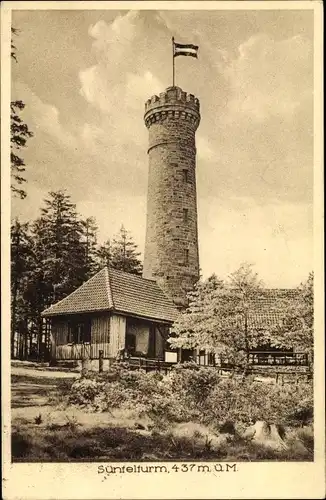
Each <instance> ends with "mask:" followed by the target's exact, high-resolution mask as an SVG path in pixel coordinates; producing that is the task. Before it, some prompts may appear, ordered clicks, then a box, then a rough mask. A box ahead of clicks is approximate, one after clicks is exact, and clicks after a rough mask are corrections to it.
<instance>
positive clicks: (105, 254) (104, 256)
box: [97, 239, 112, 270]
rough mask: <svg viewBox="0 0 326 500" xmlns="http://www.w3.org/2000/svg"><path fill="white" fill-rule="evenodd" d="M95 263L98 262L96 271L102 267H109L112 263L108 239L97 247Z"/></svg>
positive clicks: (110, 246) (110, 245)
mask: <svg viewBox="0 0 326 500" xmlns="http://www.w3.org/2000/svg"><path fill="white" fill-rule="evenodd" d="M97 262H98V270H100V269H102V268H103V267H105V266H107V267H111V262H112V243H111V240H110V239H108V240H106V241H105V243H103V244H102V245H100V246H99V248H98V250H97Z"/></svg>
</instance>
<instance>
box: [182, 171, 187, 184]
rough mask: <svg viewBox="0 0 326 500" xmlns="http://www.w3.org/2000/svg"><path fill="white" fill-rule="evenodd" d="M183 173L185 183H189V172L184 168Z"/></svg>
mask: <svg viewBox="0 0 326 500" xmlns="http://www.w3.org/2000/svg"><path fill="white" fill-rule="evenodd" d="M182 172H183V182H189V176H188V170H187V169H186V168H184V169H183V170H182Z"/></svg>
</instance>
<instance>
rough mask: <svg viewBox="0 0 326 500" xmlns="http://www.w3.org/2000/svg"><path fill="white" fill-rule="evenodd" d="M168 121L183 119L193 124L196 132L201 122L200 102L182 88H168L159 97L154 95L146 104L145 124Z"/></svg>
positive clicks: (147, 125) (148, 125)
mask: <svg viewBox="0 0 326 500" xmlns="http://www.w3.org/2000/svg"><path fill="white" fill-rule="evenodd" d="M166 119H181V120H186V121H187V122H191V123H192V124H193V127H194V129H195V130H196V129H197V127H198V125H199V122H200V105H199V100H198V99H197V97H195V96H194V95H193V94H188V93H187V92H184V91H183V90H182V89H181V88H180V87H168V88H167V89H166V90H165V91H164V92H161V93H160V94H159V95H158V96H157V95H154V96H152V97H151V98H150V99H148V100H147V101H146V103H145V116H144V120H145V124H146V127H147V128H149V127H150V126H151V124H152V123H155V122H162V121H164V120H166Z"/></svg>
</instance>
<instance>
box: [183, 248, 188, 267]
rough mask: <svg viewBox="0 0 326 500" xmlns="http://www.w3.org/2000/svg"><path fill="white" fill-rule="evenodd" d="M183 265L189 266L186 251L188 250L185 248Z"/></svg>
mask: <svg viewBox="0 0 326 500" xmlns="http://www.w3.org/2000/svg"><path fill="white" fill-rule="evenodd" d="M184 264H185V266H188V264H189V250H188V248H185V250H184Z"/></svg>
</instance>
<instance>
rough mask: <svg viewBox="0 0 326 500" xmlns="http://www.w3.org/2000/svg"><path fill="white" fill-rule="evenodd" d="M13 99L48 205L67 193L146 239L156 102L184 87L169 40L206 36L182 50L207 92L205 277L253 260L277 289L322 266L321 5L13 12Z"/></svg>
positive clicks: (31, 192) (34, 205)
mask: <svg viewBox="0 0 326 500" xmlns="http://www.w3.org/2000/svg"><path fill="white" fill-rule="evenodd" d="M12 19H13V21H12V23H13V26H14V27H15V28H16V29H18V30H19V34H18V36H16V37H15V45H16V47H17V59H18V62H17V63H15V62H13V64H12V98H13V99H21V100H23V101H24V103H25V105H26V107H25V110H24V111H23V115H22V116H23V118H24V120H25V121H26V123H28V126H29V128H30V129H31V130H32V131H33V134H34V136H33V138H31V139H29V140H28V147H27V148H26V149H25V150H24V152H23V156H24V160H25V163H26V166H27V168H26V178H27V183H26V190H27V198H26V199H25V200H19V199H17V198H12V217H16V216H18V217H20V218H21V219H22V220H29V219H34V218H36V217H37V216H38V215H39V210H40V207H41V206H42V200H44V198H46V197H47V194H48V192H49V191H56V190H59V189H65V190H66V191H67V194H69V195H70V196H71V198H72V201H73V202H74V203H76V205H77V210H78V212H79V213H80V214H81V215H82V216H83V217H88V216H94V217H95V218H96V220H97V224H98V226H99V235H98V239H99V242H103V241H104V240H106V239H108V238H110V237H112V235H113V234H115V233H116V232H117V231H118V230H119V228H120V226H121V224H124V226H125V227H126V228H127V229H128V230H130V231H131V233H132V235H133V237H134V239H135V241H136V243H137V244H138V246H139V249H140V250H141V251H142V252H143V249H144V243H145V229H146V228H145V223H146V194H147V179H148V159H147V142H148V131H147V129H146V127H145V125H144V122H143V116H144V103H145V101H146V100H147V99H148V98H149V97H151V95H153V94H156V93H159V92H162V91H163V90H164V89H165V88H166V87H168V86H170V85H171V84H172V81H171V80H172V56H171V52H172V49H171V37H172V36H174V37H175V40H176V41H177V42H180V43H194V44H196V45H198V46H199V56H198V60H196V59H194V58H189V57H178V58H177V59H176V84H177V85H178V86H180V87H181V88H182V89H183V90H185V91H187V92H191V93H193V94H195V95H196V96H197V97H198V98H199V100H200V106H201V123H200V126H199V128H198V130H197V133H196V144H197V196H198V231H199V255H200V267H201V271H202V275H203V277H204V278H207V277H208V276H209V275H211V274H212V273H216V274H217V275H218V276H220V277H222V278H223V277H226V276H227V275H228V274H229V273H231V272H233V271H234V270H235V269H237V268H238V267H239V265H240V264H241V263H242V262H244V261H247V262H250V263H252V264H254V266H255V270H256V271H257V272H258V273H259V276H260V278H261V279H262V280H263V281H264V282H265V284H266V286H270V287H284V288H287V287H293V286H297V285H298V284H299V283H300V282H301V281H302V280H305V279H306V277H307V275H308V273H309V272H310V271H311V270H312V268H313V230H312V229H313V12H312V11H307V10H306V11H299V10H291V11H290V10H277V11H276V10H275V11H273V10H268V11H267V10H265V11H262V10H260V11H259V10H250V11H249V10H248V11H246V10H241V11H240V10H238V11H234V10H233V11H227V10H218V11H191V10H189V11H184V10H183V11H175V10H173V11H172V10H170V11H169V10H165V11H157V10H156V11H155V10H152V11H145V10H141V11H136V10H132V11H127V10H121V11H113V10H103V11H100V10H78V11H77V10H70V11H69V10H66V11H63V10H62V11H60V10H55V11H54V10H52V11H51V10H48V11H36V10H33V11H27V10H26V11H23V10H21V11H14V12H13V17H12Z"/></svg>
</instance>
